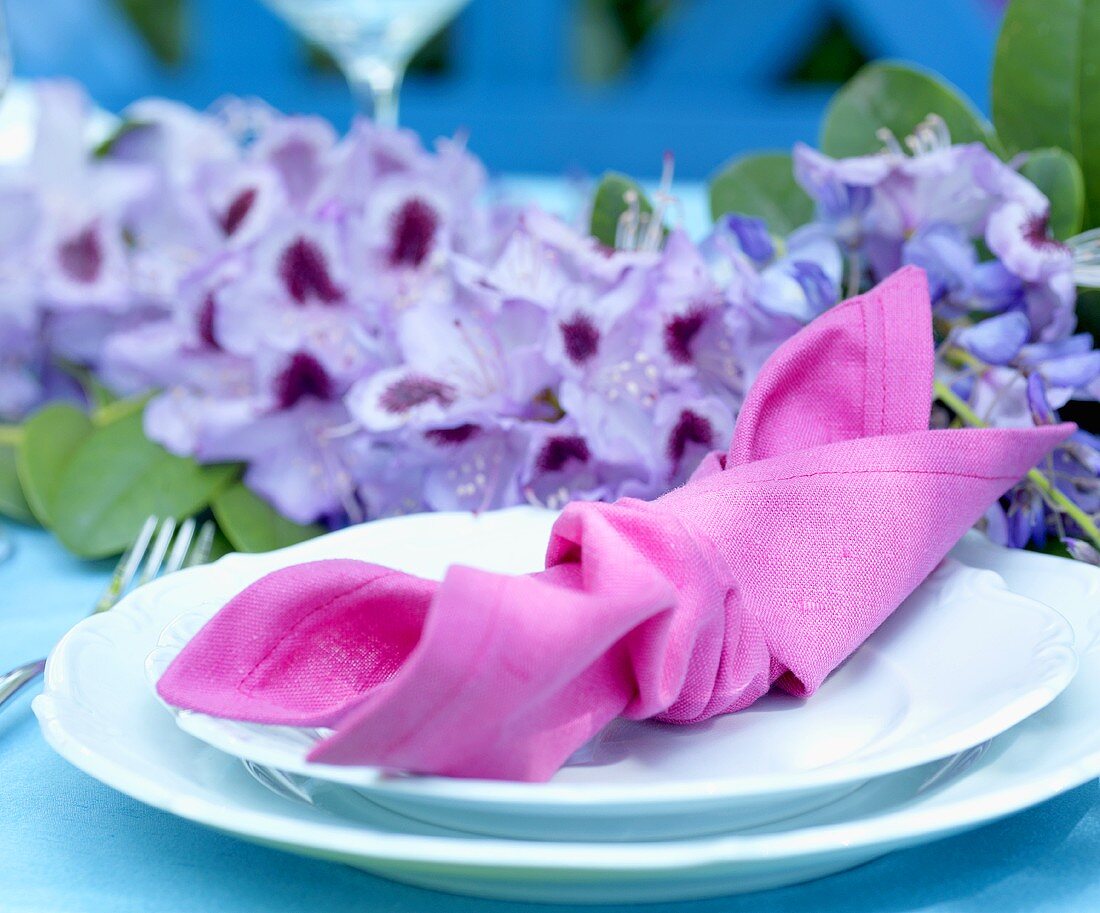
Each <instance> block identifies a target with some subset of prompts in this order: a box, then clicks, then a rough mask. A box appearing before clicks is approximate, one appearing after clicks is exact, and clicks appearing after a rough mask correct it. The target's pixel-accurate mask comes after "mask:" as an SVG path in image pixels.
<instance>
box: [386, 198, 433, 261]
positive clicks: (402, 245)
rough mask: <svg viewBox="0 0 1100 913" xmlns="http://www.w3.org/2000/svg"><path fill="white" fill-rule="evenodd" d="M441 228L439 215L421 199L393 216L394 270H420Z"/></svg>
mask: <svg viewBox="0 0 1100 913" xmlns="http://www.w3.org/2000/svg"><path fill="white" fill-rule="evenodd" d="M438 227H439V216H438V214H437V213H436V211H435V210H434V209H433V208H432V207H431V206H429V205H428V204H427V203H425V202H424V201H423V200H421V199H417V198H416V197H414V198H413V199H411V200H408V201H407V202H406V203H405V204H404V205H403V206H402V207H401V208H400V209H399V210H397V212H395V213H394V216H393V243H392V244H391V245H390V265H391V266H413V267H416V266H420V264H421V263H423V262H424V258H425V257H427V256H428V253H429V252H430V251H431V249H432V241H433V240H435V232H436V229H437V228H438Z"/></svg>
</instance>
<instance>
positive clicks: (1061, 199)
mask: <svg viewBox="0 0 1100 913" xmlns="http://www.w3.org/2000/svg"><path fill="white" fill-rule="evenodd" d="M1020 173H1021V174H1022V175H1023V176H1024V177H1026V178H1027V179H1028V180H1029V181H1031V183H1033V184H1034V185H1035V186H1036V187H1038V188H1039V189H1040V190H1041V191H1043V193H1044V194H1046V197H1047V199H1048V200H1050V228H1051V231H1052V232H1053V233H1054V237H1056V238H1059V239H1061V240H1063V241H1064V240H1065V239H1066V238H1072V237H1073V236H1074V235H1075V234H1077V233H1078V232H1079V231H1080V230H1081V223H1082V222H1083V220H1084V216H1085V179H1084V177H1083V176H1082V175H1081V166H1080V165H1078V164H1077V159H1075V158H1074V157H1073V156H1072V155H1070V154H1069V153H1068V152H1066V151H1064V150H1062V149H1037V150H1035V151H1034V152H1030V153H1028V156H1027V161H1025V162H1024V164H1023V165H1022V166H1020Z"/></svg>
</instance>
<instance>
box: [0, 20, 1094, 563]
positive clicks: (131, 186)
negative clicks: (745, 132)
mask: <svg viewBox="0 0 1100 913" xmlns="http://www.w3.org/2000/svg"><path fill="white" fill-rule="evenodd" d="M1038 6H1039V5H1038V4H1037V3H1032V2H1023V3H1016V4H1014V5H1013V6H1012V8H1011V9H1010V11H1009V14H1008V20H1007V22H1006V26H1005V32H1004V34H1003V36H1002V40H1001V43H1000V48H999V57H998V63H997V72H996V74H995V82H996V84H997V86H998V95H997V96H996V97H995V108H994V110H995V114H996V118H995V119H996V123H997V130H996V132H994V130H993V128H992V127H991V126H990V125H989V124H987V123H985V122H984V121H983V120H982V119H981V118H980V117H979V115H977V114H976V113H975V111H974V109H973V108H972V107H971V106H970V104H969V103H968V102H967V101H965V100H964V99H961V98H959V97H958V95H957V94H956V93H955V92H954V91H953V90H952V89H951V88H950V87H948V86H946V85H945V84H943V83H941V82H940V81H938V80H937V79H936V78H935V77H933V76H931V75H929V74H925V73H923V72H921V71H918V70H915V69H912V68H910V67H907V66H904V65H900V64H893V63H880V64H872V65H870V66H868V67H866V68H865V69H864V70H863V71H862V72H861V73H860V74H859V75H857V76H856V77H855V78H854V79H853V80H852V82H851V83H849V84H848V85H847V86H845V87H844V88H843V89H841V90H840V92H839V93H838V95H837V96H836V98H835V99H834V101H833V102H832V104H831V105H830V108H829V110H828V112H827V114H826V118H825V123H824V127H823V132H822V140H821V144H820V145H821V149H820V150H818V149H813V148H810V147H808V146H803V145H800V146H797V147H796V148H795V149H794V150H793V153H792V154H791V155H786V154H765V155H757V156H748V157H743V158H740V159H738V160H736V161H734V162H732V163H731V164H730V165H729V166H728V167H726V168H725V169H723V170H722V172H721V173H720V174H718V175H717V176H716V177H715V179H714V180H713V182H712V184H711V187H710V199H711V208H712V212H713V215H714V225H713V227H712V229H711V230H710V231H709V233H708V234H707V235H706V236H705V237H703V238H701V239H692V238H691V237H689V236H688V235H687V234H686V233H685V231H684V229H683V228H682V227H681V226H679V225H677V224H676V222H675V213H676V211H677V210H676V207H675V205H674V203H675V200H674V197H673V196H672V192H671V161H670V162H668V163H666V179H665V180H664V181H663V182H662V185H661V187H660V188H659V189H658V190H657V192H656V193H655V194H654V195H653V196H652V198H650V197H648V196H647V195H646V194H645V193H644V191H643V190H642V188H641V187H640V186H639V185H638V184H636V183H635V182H633V181H631V180H630V179H629V178H626V177H624V176H621V175H607V176H605V178H604V179H603V181H602V182H601V183H600V185H599V186H598V188H597V189H596V192H595V195H594V197H593V200H592V204H591V207H590V212H589V213H588V214H587V218H586V219H585V222H584V224H580V225H576V224H569V223H567V222H564V221H562V220H561V219H559V218H557V217H555V216H552V215H550V214H548V213H546V212H543V211H541V210H539V209H538V208H536V207H533V206H519V205H515V204H513V203H509V202H503V201H500V200H498V199H494V198H493V196H492V194H491V193H490V192H489V189H488V188H487V184H486V179H485V175H484V171H483V169H482V167H481V165H480V164H479V162H478V161H477V160H476V159H475V158H474V157H473V156H472V155H471V154H470V153H469V152H468V151H467V150H466V149H465V147H464V144H463V143H462V142H460V141H456V140H440V141H439V142H437V144H436V146H435V149H434V150H433V151H427V150H425V149H424V148H423V147H422V146H421V144H420V142H419V141H418V139H417V138H416V137H415V136H414V135H412V134H410V133H408V132H406V131H393V130H384V129H381V128H378V127H376V126H375V125H373V124H371V123H369V122H365V121H361V122H358V123H356V124H355V125H354V126H353V127H352V129H351V130H350V131H349V133H348V134H347V135H346V136H344V137H337V136H336V135H335V133H334V132H333V130H332V129H331V127H330V126H329V125H328V124H327V123H325V122H323V121H320V120H318V119H314V118H308V117H284V116H281V115H278V114H277V113H275V112H273V111H271V110H270V109H268V108H266V107H264V106H262V105H259V104H256V103H246V102H240V101H237V102H226V103H223V104H221V105H219V106H218V107H217V108H216V109H215V110H213V111H210V112H205V113H199V112H195V111H192V110H190V109H187V108H184V107H182V106H179V105H175V104H172V103H169V102H165V101H158V100H148V101H143V102H139V103H137V104H135V105H134V106H132V107H131V108H130V109H129V110H128V111H126V112H125V113H124V116H123V118H122V120H121V122H120V123H119V124H118V125H117V126H116V128H115V129H114V131H113V133H112V134H111V135H110V136H109V137H108V138H107V139H106V140H104V141H102V142H100V143H98V144H96V145H90V144H89V143H88V142H87V141H86V137H87V136H88V133H89V130H90V127H89V126H88V124H89V122H90V118H91V112H92V109H91V106H90V105H89V103H88V101H87V99H86V98H84V96H83V95H82V94H81V93H80V92H79V90H77V89H76V88H74V87H73V86H69V85H62V84H41V85H39V86H38V87H37V92H38V97H39V105H38V110H39V124H38V128H37V134H36V142H35V146H34V151H33V154H32V155H31V156H30V157H29V159H28V160H27V161H26V162H24V163H21V164H20V165H18V166H16V167H13V168H12V169H10V170H9V171H8V172H6V173H0V198H2V201H0V237H2V239H3V244H2V245H0V277H2V281H0V420H2V421H6V422H8V423H9V424H8V425H6V426H3V427H2V428H0V510H2V511H3V512H5V513H8V514H10V515H12V516H15V517H18V518H22V519H30V518H33V519H36V520H37V521H38V522H41V523H43V524H45V525H47V526H49V527H50V528H51V529H53V530H54V531H55V532H56V533H57V535H58V536H59V538H60V539H61V540H62V542H64V543H65V544H66V545H68V546H69V547H70V548H72V549H73V550H74V551H76V552H78V553H79V554H84V555H91V556H95V555H104V554H110V553H112V552H115V551H118V550H120V549H121V548H123V547H124V546H125V545H126V543H127V542H128V540H129V539H130V537H132V535H133V533H134V530H135V529H136V528H137V527H139V526H140V524H141V521H142V520H143V519H144V518H145V517H146V516H147V515H149V514H153V513H156V514H160V515H173V516H185V515H190V514H194V513H196V512H200V511H204V510H207V509H209V510H211V511H212V512H213V515H214V516H215V518H216V519H217V520H218V523H219V526H220V528H221V530H222V531H223V533H224V534H225V536H226V537H227V539H228V540H229V545H231V546H232V547H235V548H238V549H242V550H255V549H266V548H272V547H276V546H279V545H283V544H287V543H290V542H293V541H297V540H299V539H301V538H305V537H307V536H310V535H314V534H316V533H317V532H319V531H321V530H322V529H324V528H326V527H327V528H332V527H337V526H341V525H345V524H348V523H356V522H360V521H362V520H365V519H370V518H375V517H380V516H387V515H392V514H396V513H403V512H411V511H419V510H475V511H477V510H488V509H492V508H497V507H503V506H507V505H510V504H516V503H523V502H530V503H535V504H542V505H546V506H548V507H560V506H562V505H563V504H564V503H565V502H567V501H568V500H570V499H575V498H588V499H614V498H617V497H619V496H622V495H634V496H638V497H653V496H656V495H658V494H660V493H661V492H663V491H665V490H667V489H669V488H671V487H673V486H675V485H677V484H679V483H680V482H682V481H683V480H684V479H685V478H686V477H687V476H688V475H689V474H690V473H691V471H692V469H693V468H694V466H695V465H696V464H697V462H698V460H699V459H700V458H701V456H702V455H703V454H704V453H705V452H707V451H708V450H710V449H712V448H714V447H721V446H724V445H725V443H726V441H728V439H729V436H730V433H731V429H732V427H733V423H734V421H735V419H736V415H737V410H738V406H739V404H740V402H741V399H742V396H743V393H744V391H745V390H746V389H747V387H748V385H749V384H750V383H751V382H752V380H753V377H754V375H755V373H756V371H757V370H758V368H759V366H760V365H761V364H762V362H763V360H764V359H765V358H766V356H767V355H768V354H769V353H770V352H771V351H772V350H773V349H774V348H775V346H776V345H778V344H779V343H780V342H782V341H783V340H784V339H786V338H787V337H788V336H790V335H791V334H792V333H793V332H795V331H796V330H797V329H798V328H799V327H800V326H802V325H803V324H804V323H806V322H807V321H809V320H811V319H813V318H814V317H815V316H817V315H818V314H820V313H822V312H823V311H824V310H826V309H827V308H829V307H831V306H832V305H834V304H835V303H836V302H837V301H838V300H840V299H841V298H843V297H846V296H848V295H850V294H855V293H857V292H858V291H860V290H861V289H863V288H866V287H867V286H869V285H870V284H872V283H873V282H875V281H877V280H878V279H880V278H882V277H883V276H885V275H886V274H888V273H889V272H891V271H893V270H894V269H896V268H897V267H898V266H900V265H902V264H906V263H911V264H917V265H919V266H921V267H923V268H924V269H925V270H926V271H927V273H928V277H929V281H930V285H931V290H932V296H933V303H934V308H935V312H934V313H935V324H936V332H937V342H938V343H939V348H938V356H939V357H938V379H937V383H936V393H937V400H938V406H937V409H936V411H935V413H934V414H933V416H932V421H933V422H936V423H939V424H948V423H961V424H971V425H985V424H989V425H1019V424H1026V423H1043V422H1051V421H1055V420H1057V419H1056V413H1057V412H1058V411H1059V410H1061V411H1062V412H1063V414H1064V415H1065V417H1069V418H1076V419H1077V420H1078V421H1079V422H1080V423H1083V424H1087V423H1088V422H1089V420H1090V416H1091V415H1093V414H1094V413H1092V412H1090V411H1089V410H1090V404H1091V403H1094V402H1095V400H1096V397H1097V394H1098V393H1100V352H1097V351H1096V350H1094V348H1093V341H1092V338H1091V336H1090V335H1088V333H1086V332H1077V327H1078V323H1079V310H1080V308H1081V307H1082V306H1083V305H1087V304H1088V299H1087V297H1086V296H1079V294H1078V286H1079V285H1081V284H1083V283H1087V282H1089V281H1091V280H1092V279H1093V278H1094V276H1093V272H1092V270H1093V267H1092V261H1093V258H1094V256H1095V254H1094V250H1095V244H1096V241H1095V238H1094V235H1093V233H1091V232H1084V233H1082V229H1083V228H1087V227H1091V226H1092V225H1094V224H1097V223H1100V172H1098V173H1097V175H1096V176H1095V178H1093V175H1092V173H1091V172H1090V170H1089V167H1088V166H1090V164H1091V163H1089V162H1088V161H1087V160H1085V161H1082V162H1079V161H1078V160H1077V158H1075V157H1074V155H1073V152H1080V150H1072V149H1071V150H1067V149H1063V148H1059V147H1058V145H1057V143H1058V138H1059V136H1060V135H1067V134H1072V133H1073V130H1072V129H1071V128H1072V124H1070V125H1069V126H1067V125H1066V124H1064V123H1059V122H1058V118H1057V117H1055V116H1049V117H1044V118H1043V119H1042V120H1043V124H1039V123H1037V122H1036V119H1035V118H1033V117H1031V116H1029V113H1028V109H1027V107H1026V106H1027V104H1029V102H1028V99H1027V96H1026V94H1023V93H1021V92H1020V91H1018V86H1017V85H1016V82H1018V81H1019V80H1020V78H1021V77H1020V73H1021V72H1022V68H1029V70H1030V71H1031V72H1033V71H1034V68H1035V67H1036V66H1037V65H1048V66H1049V67H1054V68H1057V67H1059V66H1060V64H1059V63H1058V59H1059V55H1057V53H1055V52H1054V51H1050V49H1045V48H1044V47H1043V40H1042V38H1041V37H1039V38H1036V37H1035V36H1031V38H1029V40H1028V41H1027V42H1026V43H1023V42H1020V41H1017V40H1015V39H1014V35H1015V30H1016V29H1018V28H1021V27H1026V17H1027V16H1028V15H1039V14H1041V15H1043V16H1047V17H1049V16H1051V15H1054V14H1053V13H1051V12H1050V11H1049V10H1042V11H1039V12H1037V11H1038ZM1021 19H1023V20H1025V21H1024V24H1023V25H1021V23H1020V22H1019V21H1018V20H1021ZM1044 53H1047V54H1048V56H1049V61H1047V63H1046V64H1044V63H1043V61H1039V62H1038V63H1037V62H1036V61H1035V60H1031V59H1027V58H1028V55H1035V54H1044ZM1045 59H1046V58H1044V60H1045ZM1070 78H1071V77H1070V76H1069V75H1068V74H1067V75H1066V79H1070ZM1014 81H1015V82H1014ZM1038 82H1039V81H1038V80H1036V81H1035V83H1036V84H1038ZM1047 83H1052V84H1053V80H1046V81H1044V82H1043V84H1044V85H1046V84H1047ZM1028 84H1029V85H1030V84H1031V83H1028ZM1030 103H1031V104H1038V102H1035V101H1034V100H1033V101H1032V102H1030ZM1078 107H1079V106H1078ZM1078 107H1075V106H1074V105H1072V104H1070V103H1069V102H1067V103H1066V105H1065V110H1064V111H1063V112H1062V114H1063V115H1064V117H1065V118H1066V119H1069V120H1072V119H1073V118H1081V117H1083V116H1084V115H1083V114H1082V113H1081V112H1080V111H1079V110H1078ZM1049 108H1050V105H1048V106H1047V108H1045V109H1044V110H1049ZM1044 124H1047V125H1048V126H1049V129H1050V130H1051V131H1054V132H1056V131H1057V130H1059V129H1061V130H1062V131H1063V132H1062V134H1059V135H1052V136H1051V138H1050V139H1049V140H1048V139H1047V138H1046V137H1045V136H1042V135H1037V134H1041V132H1042V130H1043V129H1045V128H1044ZM1036 147H1039V148H1038V149H1037V151H1035V150H1036ZM1010 152H1011V154H1010ZM1082 164H1084V165H1085V166H1086V167H1085V168H1084V170H1083V169H1082ZM1093 214H1095V216H1094V215H1093ZM1085 316H1087V314H1086V315H1085ZM1098 511H1100V440H1098V439H1097V438H1096V437H1095V436H1094V435H1093V434H1091V433H1090V431H1089V430H1086V429H1084V428H1082V430H1080V431H1078V432H1077V434H1076V435H1074V437H1073V438H1072V439H1071V440H1070V441H1068V442H1067V443H1066V444H1065V445H1064V446H1063V447H1061V448H1060V449H1059V450H1058V451H1057V452H1056V454H1055V455H1054V457H1053V458H1052V459H1051V461H1050V463H1049V465H1047V466H1043V467H1037V468H1036V470H1035V471H1034V472H1033V473H1032V474H1031V475H1030V476H1029V477H1028V479H1027V480H1025V482H1024V483H1022V484H1021V485H1019V486H1017V488H1015V489H1014V490H1013V491H1012V492H1010V494H1009V495H1008V496H1006V498H1004V499H1003V500H1002V503H1001V504H1000V505H998V506H997V507H996V508H994V509H993V510H992V511H991V512H990V513H989V514H988V515H987V517H986V519H985V521H984V522H985V528H986V530H987V532H988V533H989V534H990V535H991V536H992V537H993V538H995V539H997V540H998V541H1001V542H1004V543H1007V544H1010V545H1014V546H1024V545H1032V546H1034V547H1048V548H1055V549H1059V550H1061V549H1063V548H1065V549H1069V551H1070V552H1071V553H1073V554H1075V555H1076V556H1078V557H1081V558H1085V559H1088V560H1097V559H1098V553H1097V551H1096V549H1097V548H1100V531H1098V530H1097V525H1096V517H1097V513H1098Z"/></svg>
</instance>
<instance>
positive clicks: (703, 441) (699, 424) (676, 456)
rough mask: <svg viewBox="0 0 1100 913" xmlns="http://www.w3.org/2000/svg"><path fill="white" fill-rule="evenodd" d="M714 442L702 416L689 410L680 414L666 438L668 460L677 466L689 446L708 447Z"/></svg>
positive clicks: (712, 430)
mask: <svg viewBox="0 0 1100 913" xmlns="http://www.w3.org/2000/svg"><path fill="white" fill-rule="evenodd" d="M713 440H714V429H713V428H711V425H710V422H708V421H707V420H706V419H705V418H703V416H701V415H699V414H698V413H696V412H692V411H691V410H690V409H685V410H684V411H683V412H681V413H680V418H679V420H678V421H677V422H676V425H675V427H674V428H673V429H672V433H671V434H670V435H669V436H668V458H669V459H670V460H671V461H672V462H673V464H674V465H676V466H679V465H680V461H681V460H682V459H683V458H684V453H685V451H687V448H688V445H689V444H700V445H701V446H703V447H709V446H710V445H711V442H712V441H713Z"/></svg>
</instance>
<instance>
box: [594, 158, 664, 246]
mask: <svg viewBox="0 0 1100 913" xmlns="http://www.w3.org/2000/svg"><path fill="white" fill-rule="evenodd" d="M628 191H633V192H634V193H636V194H637V195H638V207H639V209H640V210H641V211H642V212H644V213H652V212H653V204H652V203H650V202H649V199H648V198H647V197H646V195H645V193H644V191H643V190H642V188H641V186H640V185H639V184H638V182H637V181H635V180H632V179H631V178H628V177H627V176H626V175H625V174H617V173H615V172H613V171H609V172H607V173H606V174H605V175H604V176H603V177H602V178H600V183H599V184H598V185H597V186H596V193H595V195H594V196H593V197H592V216H591V219H590V227H589V230H590V231H591V233H592V236H593V237H594V238H596V240H598V241H599V242H600V243H601V244H603V245H605V246H607V247H614V246H615V234H616V231H617V229H618V227H619V216H621V215H622V214H623V213H624V212H626V209H627V205H626V194H627V192H628Z"/></svg>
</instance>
